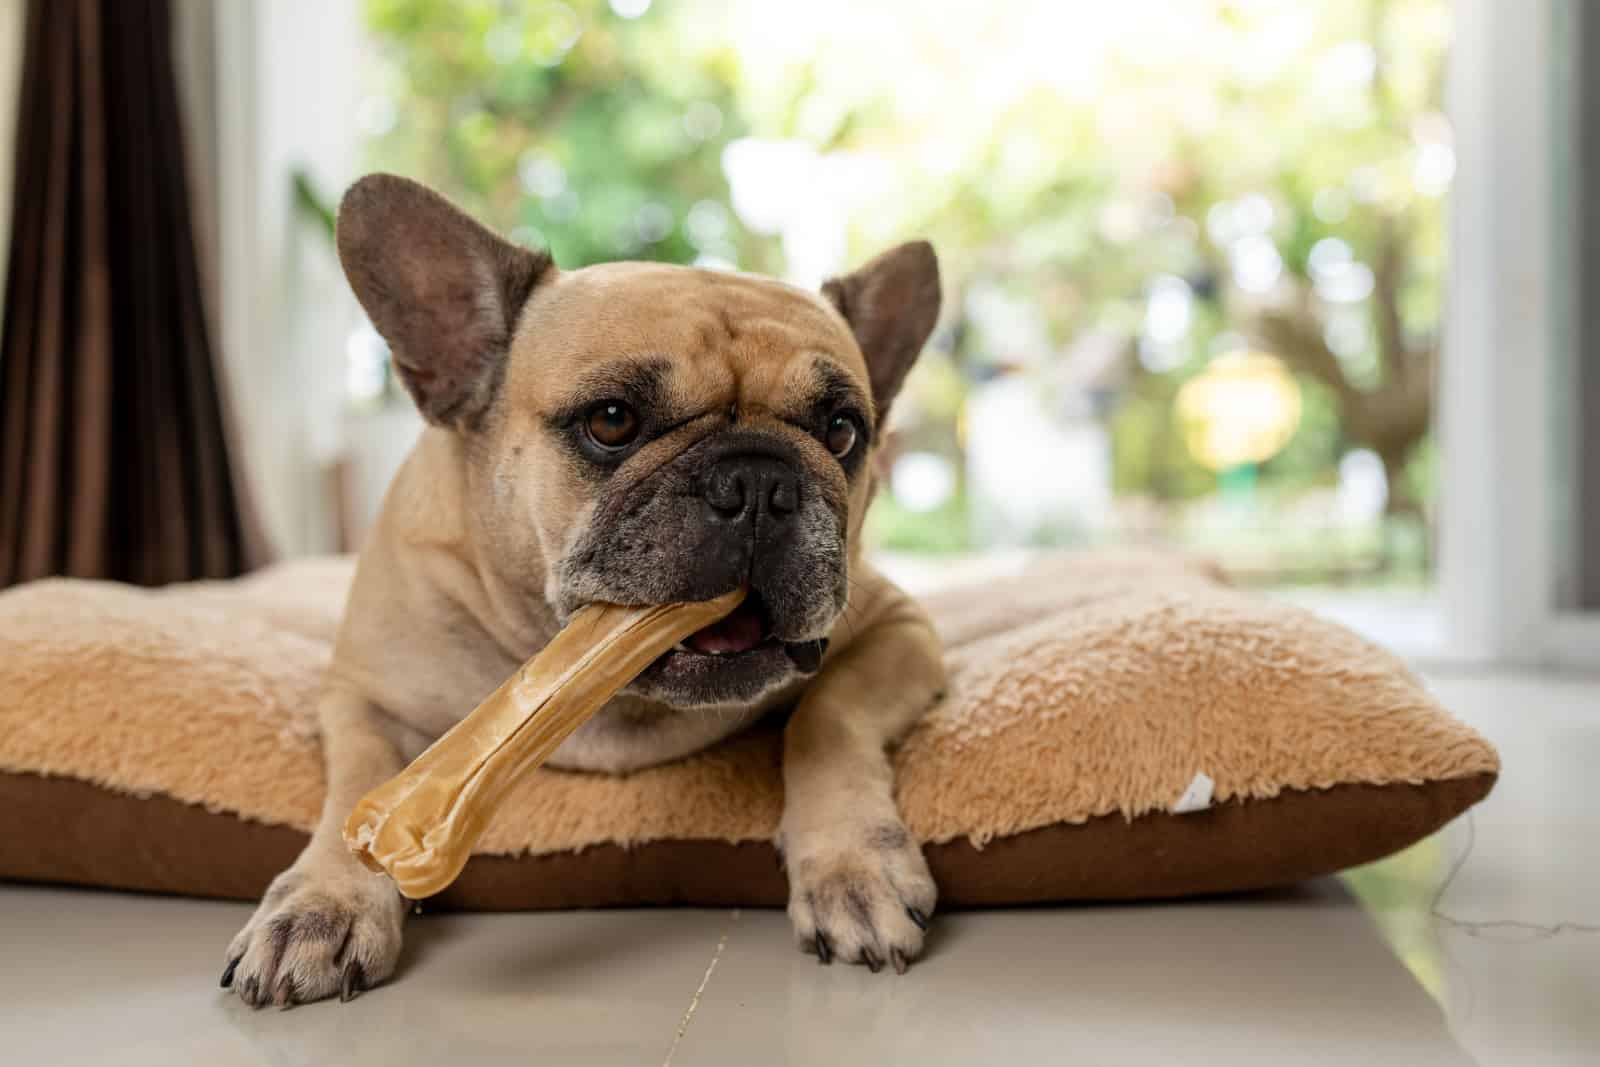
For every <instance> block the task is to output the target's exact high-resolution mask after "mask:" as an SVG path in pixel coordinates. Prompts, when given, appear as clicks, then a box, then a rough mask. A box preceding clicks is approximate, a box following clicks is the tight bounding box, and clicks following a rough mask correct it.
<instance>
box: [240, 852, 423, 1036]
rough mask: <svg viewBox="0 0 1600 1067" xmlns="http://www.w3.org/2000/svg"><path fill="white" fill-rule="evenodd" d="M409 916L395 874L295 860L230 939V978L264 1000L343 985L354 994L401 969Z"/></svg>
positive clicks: (249, 997) (298, 999) (284, 1003)
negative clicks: (328, 871)
mask: <svg viewBox="0 0 1600 1067" xmlns="http://www.w3.org/2000/svg"><path fill="white" fill-rule="evenodd" d="M404 919H405V901H404V900H403V899H402V898H401V896H400V894H399V893H397V892H396V891H395V888H394V884H393V883H392V882H390V881H389V879H387V878H384V877H382V876H379V875H373V874H370V873H369V872H367V871H365V870H359V871H350V872H338V873H337V874H333V875H329V876H322V877H319V876H318V875H317V874H316V873H315V872H302V871H297V870H295V869H294V868H290V869H289V870H287V871H284V872H283V873H282V874H280V875H279V876H278V877H277V878H276V879H274V880H273V883H272V886H271V887H270V888H269V889H268V890H267V893H266V896H264V897H262V898H261V905H260V907H258V908H256V913H255V914H254V915H253V916H251V918H250V921H249V922H248V923H246V924H245V927H244V929H243V930H240V931H239V933H238V934H237V935H235V936H234V939H233V942H232V943H231V944H230V945H229V946H228V957H227V964H226V967H225V968H224V970H223V972H222V986H223V988H224V989H227V988H230V987H231V988H232V989H233V990H234V991H235V992H237V993H238V994H239V997H240V998H241V999H242V1000H243V1001H244V1002H245V1003H246V1004H249V1005H250V1006H252V1007H256V1008H259V1007H262V1006H264V1005H267V1004H276V1005H277V1006H279V1007H281V1008H287V1007H290V1006H291V1005H294V1004H304V1003H307V1002H308V1001H313V1000H321V999H322V998H323V997H331V996H333V995H334V994H335V993H337V994H338V995H339V999H340V1000H350V999H351V998H353V997H355V996H357V995H359V994H360V993H362V992H364V991H365V990H367V989H370V988H372V987H373V986H375V985H377V984H378V983H379V982H381V981H383V980H384V979H385V978H388V977H389V975H391V974H393V973H394V966H395V961H396V960H398V959H399V957H400V927H401V924H402V922H403V921H404Z"/></svg>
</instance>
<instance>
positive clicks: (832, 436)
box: [822, 415, 856, 459]
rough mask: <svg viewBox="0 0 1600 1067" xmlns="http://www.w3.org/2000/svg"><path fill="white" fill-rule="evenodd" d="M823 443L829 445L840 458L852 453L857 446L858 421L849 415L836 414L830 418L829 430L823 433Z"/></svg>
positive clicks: (830, 450)
mask: <svg viewBox="0 0 1600 1067" xmlns="http://www.w3.org/2000/svg"><path fill="white" fill-rule="evenodd" d="M822 443H823V444H825V445H827V446H828V451H829V452H832V453H833V454H834V455H835V456H837V457H838V458H839V459H843V458H844V457H846V456H848V455H849V454H850V450H851V449H853V448H855V447H856V423H855V420H854V419H852V418H851V417H850V416H848V415H835V416H834V417H833V418H831V419H829V420H828V432H827V433H826V434H824V435H823V438H822Z"/></svg>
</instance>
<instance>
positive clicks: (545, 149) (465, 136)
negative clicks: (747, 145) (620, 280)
mask: <svg viewBox="0 0 1600 1067" xmlns="http://www.w3.org/2000/svg"><path fill="white" fill-rule="evenodd" d="M366 10H367V26H368V29H369V31H370V32H371V34H372V36H373V37H374V38H375V39H376V41H377V44H378V55H379V62H378V64H377V65H376V68H375V69H374V70H373V71H372V72H371V78H372V80H373V82H374V92H373V94H372V95H371V96H369V98H368V101H367V103H366V104H365V105H364V106H363V115H362V121H363V124H364V125H365V126H366V128H367V131H368V133H369V134H370V135H371V138H372V144H373V152H372V162H373V164H374V165H375V166H378V167H381V168H386V169H393V170H396V171H399V172H402V173H405V174H408V175H411V176H413V177H416V178H417V179H418V180H421V181H425V182H427V183H429V184H431V185H434V186H435V187H437V188H440V189H443V190H445V191H447V192H448V193H449V194H450V195H451V196H452V197H454V198H455V199H457V200H458V201H460V202H461V203H462V205H463V206H464V207H466V208H467V209H468V210H469V211H471V212H473V213H475V214H477V215H478V216H479V217H480V218H483V219H485V220H486V221H488V222H490V223H491V224H493V225H494V226H496V227H498V228H499V229H501V230H502V232H506V233H509V234H511V235H512V236H513V237H514V238H516V239H518V240H520V241H522V242H524V243H527V244H531V245H537V246H544V247H548V248H549V249H550V250H551V252H552V253H553V254H554V256H555V257H556V260H557V262H559V263H561V264H563V265H564V266H567V267H580V266H584V265H586V264H589V263H595V262H600V261H604V260H612V259H655V260H664V261H668V262H689V261H691V260H693V259H695V258H696V256H698V255H701V254H705V255H709V256H713V257H717V258H719V259H724V260H728V261H743V260H750V261H755V262H760V261H762V260H763V258H764V256H768V255H770V252H767V251H765V250H763V249H762V248H761V247H760V243H759V242H753V241H751V240H750V238H749V235H748V234H746V233H745V232H744V230H743V229H742V227H741V226H740V223H739V221H738V219H737V218H736V217H735V216H734V215H733V213H732V212H731V211H730V210H729V209H728V187H727V179H726V178H725V177H724V175H723V172H722V166H721V158H722V150H723V148H724V146H725V145H726V144H727V143H728V142H729V141H730V140H732V139H733V138H736V137H738V136H739V135H740V134H742V133H744V132H745V127H744V124H743V120H742V119H741V116H740V111H739V108H738V106H737V97H736V93H737V72H738V63H737V59H736V57H735V56H734V55H733V54H732V52H731V51H730V50H729V48H728V47H727V46H726V45H717V44H715V43H712V42H707V41H701V42H700V43H699V45H698V46H697V45H695V44H694V43H693V42H692V38H693V37H694V35H693V33H692V31H691V29H690V28H687V27H686V26H685V25H684V20H683V19H681V18H671V17H667V18H662V17H648V18H639V19H624V18H621V17H618V16H616V15H615V14H613V13H612V12H611V10H610V9H608V7H607V5H606V4H605V3H603V2H596V0H566V2H543V3H538V2H536V3H511V4H508V3H502V2H498V0H367V8H366Z"/></svg>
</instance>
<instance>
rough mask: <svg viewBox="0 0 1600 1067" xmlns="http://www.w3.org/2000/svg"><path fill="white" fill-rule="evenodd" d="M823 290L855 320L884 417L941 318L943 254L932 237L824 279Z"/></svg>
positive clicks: (875, 401) (853, 327)
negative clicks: (935, 251) (850, 271)
mask: <svg viewBox="0 0 1600 1067" xmlns="http://www.w3.org/2000/svg"><path fill="white" fill-rule="evenodd" d="M822 295H823V296H825V297H827V299H828V301H829V302H830V303H831V304H833V306H834V307H835V308H838V309H839V314H841V315H843V316H844V320H845V321H846V322H848V323H849V324H850V332H851V333H853V334H855V337H856V343H857V344H858V345H860V346H861V353H862V355H864V356H866V357H867V375H868V377H869V378H871V380H872V402H873V404H874V405H875V406H876V407H877V409H878V418H879V419H880V420H881V419H882V418H883V416H884V415H885V414H887V413H888V411H889V404H890V403H891V402H892V401H893V400H894V398H895V394H896V393H898V392H899V391H900V384H901V383H902V382H904V381H905V377H906V372H907V371H909V370H910V369H911V365H912V364H913V363H915V362H916V361H917V356H919V355H921V354H922V346H923V345H924V344H926V343H927V341H928V335H929V334H930V333H932V332H933V326H934V323H935V322H937V321H938V318H939V259H938V257H937V256H935V255H934V254H933V246H932V245H931V244H929V243H928V242H927V241H908V242H907V243H905V244H903V245H899V246H897V247H895V248H891V249H889V251H887V252H884V253H883V254H882V255H880V256H878V257H877V258H876V259H873V260H872V261H871V262H869V263H867V264H866V265H865V266H864V267H862V268H861V269H860V270H857V271H856V272H854V273H853V274H846V275H845V276H844V277H842V278H833V279H830V280H829V281H827V282H824V283H823V286H822Z"/></svg>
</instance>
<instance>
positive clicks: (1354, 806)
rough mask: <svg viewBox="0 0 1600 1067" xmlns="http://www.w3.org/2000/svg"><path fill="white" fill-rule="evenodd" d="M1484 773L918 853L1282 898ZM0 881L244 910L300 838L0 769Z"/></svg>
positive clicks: (483, 878)
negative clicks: (174, 897)
mask: <svg viewBox="0 0 1600 1067" xmlns="http://www.w3.org/2000/svg"><path fill="white" fill-rule="evenodd" d="M1495 777H1496V776H1495V775H1494V774H1488V773H1485V774H1477V775H1474V776H1472V777H1468V778H1458V779H1450V780H1445V781H1436V782H1428V783H1424V784H1422V785H1386V786H1375V785H1340V786H1334V787H1333V788H1331V789H1326V790H1312V791H1292V792H1285V793H1283V794H1280V795H1279V796H1278V797H1276V798H1274V799H1272V800H1256V801H1246V802H1242V803H1228V804H1224V805H1221V806H1219V807H1217V808H1213V809H1211V810H1209V811H1205V812H1198V813H1195V814H1191V815H1151V816H1146V817H1144V818H1141V819H1135V820H1133V821H1132V822H1129V821H1127V820H1125V819H1123V818H1122V817H1121V816H1120V815H1112V816H1105V817H1102V818H1097V819H1091V820H1089V821H1088V822H1086V823H1083V824H1081V825H1066V824H1060V825H1055V826H1048V827H1044V828H1042V829H1039V830H1031V831H1029V832H1027V833H1022V834H1017V835H1016V836H1014V837H1008V838H1001V839H997V840H995V841H992V842H990V844H989V845H988V846H986V847H985V848H983V849H982V850H979V849H976V848H974V847H972V845H970V844H969V843H967V842H966V841H965V840H961V841H954V842H949V843H946V844H941V845H930V846H927V847H926V849H925V852H926V854H927V857H928V862H929V864H930V866H931V867H932V868H933V873H934V877H935V879H936V880H937V881H938V883H939V887H940V906H941V907H945V908H950V907H958V908H959V907H976V906H990V905H1003V904H1042V903H1049V902H1055V901H1069V900H1134V899H1153V898H1161V897H1178V896H1191V895H1199V894H1212V893H1227V892H1237V891H1242V890H1251V889H1264V888H1267V887H1271V886H1280V885H1287V884H1291V883H1294V882H1299V881H1303V880H1305V879H1307V878H1314V877H1317V876H1320V875H1324V874H1330V873H1332V872H1334V871H1337V870H1341V869H1343V868H1345V867H1351V866H1355V865H1357V864H1361V863H1368V862H1371V861H1372V860H1376V859H1380V858H1382V857H1383V856H1386V855H1389V854H1390V853H1393V852H1395V851H1398V850H1399V849H1401V848H1404V847H1405V846H1407V845H1409V844H1412V843H1413V842H1415V841H1418V840H1420V839H1422V838H1423V837H1426V836H1427V835H1428V834H1431V833H1433V832H1434V831H1435V830H1437V829H1439V828H1440V827H1441V826H1443V825H1444V824H1445V823H1447V822H1449V821H1450V820H1451V819H1453V818H1455V817H1456V816H1457V815H1459V814H1460V813H1461V812H1463V811H1465V810H1466V809H1467V808H1469V807H1471V806H1472V805H1473V804H1476V803H1477V802H1478V801H1479V800H1482V799H1483V797H1484V796H1485V795H1487V794H1488V792H1489V790H1490V788H1491V787H1492V786H1493V785H1494V782H1495ZM0 813H3V814H0V879H14V880H19V881H28V882H62V883H69V884H75V885H98V886H108V887H111V888H116V889H138V890H148V891H154V892H161V893H178V894H183V895H187V896H200V897H223V898H229V899H241V900H249V899H254V898H256V897H258V896H260V895H261V893H262V891H263V890H264V889H265V888H266V885H267V883H268V881H270V880H271V878H272V877H273V876H274V875H276V874H277V873H278V872H279V871H281V870H283V869H284V868H285V867H287V866H288V865H289V864H290V863H291V862H292V861H293V860H294V858H295V856H296V855H297V854H298V853H299V851H300V849H301V848H302V847H303V846H304V844H305V842H306V835H305V834H303V833H301V832H300V831H297V830H291V829H288V828H287V827H282V826H267V825H264V824H262V823H255V822H245V821H242V820H239V819H236V818H234V817H233V816H230V815H222V814H217V813H214V812H209V811H206V810H205V809H203V808H200V807H196V806H193V805H189V804H183V803H180V802H178V801H175V800H172V799H171V798H169V797H162V796H153V797H148V798H139V797H132V796H127V795H124V794H120V793H114V792H111V791H109V790H105V789H101V788H99V787H98V786H94V785H90V784H88V783H86V782H81V781H78V780H76V779H70V778H45V777H40V776H37V775H30V774H0ZM776 860H777V856H776V853H775V852H774V850H773V848H772V846H771V845H768V844H766V843H760V844H741V845H730V844H726V843H724V842H719V841H663V842H655V843H652V844H647V845H641V846H639V847H636V848H632V849H625V848H622V847H620V846H617V845H601V846H597V847H594V848H589V849H585V850H584V851H582V852H562V853H554V854H551V855H545V856H523V857H501V856H480V857H478V858H476V859H474V860H473V861H472V862H471V863H470V864H468V866H467V869H466V871H465V872H464V873H463V875H462V877H461V879H460V880H459V881H458V882H456V884H455V885H453V886H451V887H450V889H448V890H446V891H445V892H444V893H443V894H441V895H440V896H439V897H437V898H434V900H432V901H430V902H429V905H428V906H429V907H439V908H449V909H455V908H459V909H468V910H488V911H520V910H539V909H549V908H577V907H591V908H592V907H610V906H637V905H669V904H693V905H700V906H711V907H727V906H742V907H780V906H782V904H783V903H784V895H785V887H786V882H785V880H784V876H783V874H782V872H781V871H779V870H778V866H777V862H776Z"/></svg>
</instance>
